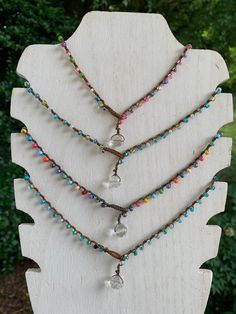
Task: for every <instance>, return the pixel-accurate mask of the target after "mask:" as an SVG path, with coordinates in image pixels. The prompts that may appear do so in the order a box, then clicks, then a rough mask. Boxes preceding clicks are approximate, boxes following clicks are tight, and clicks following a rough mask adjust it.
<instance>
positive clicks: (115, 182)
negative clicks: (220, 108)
mask: <svg viewBox="0 0 236 314" xmlns="http://www.w3.org/2000/svg"><path fill="white" fill-rule="evenodd" d="M24 86H25V88H26V90H27V91H28V92H29V93H30V94H32V95H33V96H34V97H35V98H36V99H37V100H38V101H39V103H40V104H41V105H42V106H43V107H44V108H47V110H48V112H49V113H50V114H51V115H52V117H53V120H56V121H60V122H61V123H62V125H63V126H66V127H69V128H70V129H71V130H73V131H74V132H75V133H76V134H78V135H79V136H80V137H82V138H84V139H85V140H87V141H89V142H90V143H93V144H95V145H97V146H98V147H99V149H100V150H101V151H102V152H103V153H104V152H109V153H111V154H113V155H115V156H116V157H118V160H117V162H116V164H115V166H114V168H113V170H112V172H113V174H112V176H111V177H110V178H108V179H107V180H106V181H105V182H104V183H103V184H104V186H105V187H108V188H115V187H119V186H120V184H121V178H120V176H119V174H118V169H119V166H120V165H122V164H123V163H124V162H125V160H126V159H127V158H128V157H129V156H130V155H132V154H134V153H136V152H139V151H142V150H143V149H145V148H148V147H150V146H151V145H153V144H156V143H159V142H160V141H161V140H163V139H166V137H167V136H169V135H171V134H172V133H173V132H174V131H177V130H180V129H181V128H182V126H184V125H185V124H187V123H188V122H189V121H190V120H191V119H193V118H194V117H195V116H196V115H197V114H200V113H202V112H204V110H205V109H208V108H209V107H210V103H211V102H212V101H214V100H215V96H216V95H217V94H220V93H221V91H222V88H221V87H218V88H216V90H215V91H214V92H213V93H212V95H211V96H210V97H209V98H208V99H207V100H206V101H205V102H204V103H203V104H201V105H199V106H198V107H197V109H195V110H193V111H192V112H191V113H190V114H188V115H186V116H185V117H183V118H182V119H180V120H179V121H178V122H177V123H175V124H173V125H172V126H171V127H169V128H167V129H165V130H164V131H162V132H161V133H158V134H156V135H154V136H153V137H151V138H149V139H147V140H146V141H144V142H141V143H139V144H137V145H134V146H132V147H130V148H128V149H126V150H125V151H123V152H118V151H117V150H115V149H113V148H111V147H107V146H104V145H102V144H101V143H100V142H99V141H98V140H97V139H96V138H93V137H91V136H90V135H89V134H86V133H84V131H83V130H79V129H77V128H76V127H75V126H74V125H72V124H71V123H70V122H68V121H67V120H65V119H64V118H63V117H61V116H60V115H59V114H58V113H56V112H55V111H54V110H53V109H52V108H50V107H49V105H48V104H47V101H46V100H44V99H42V98H41V96H40V94H39V93H37V92H35V91H34V89H33V88H32V87H31V86H30V83H29V82H28V81H26V82H25V84H24Z"/></svg>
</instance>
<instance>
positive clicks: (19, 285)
mask: <svg viewBox="0 0 236 314" xmlns="http://www.w3.org/2000/svg"><path fill="white" fill-rule="evenodd" d="M33 267H35V264H34V263H33V262H30V261H27V262H22V263H20V264H17V265H16V266H15V269H14V271H13V272H11V273H8V274H6V275H4V276H1V277H0V314H29V313H33V312H32V309H31V305H30V301H29V296H28V291H27V286H26V280H25V271H26V270H27V269H28V268H33ZM36 267H37V266H36Z"/></svg>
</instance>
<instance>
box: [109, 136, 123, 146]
mask: <svg viewBox="0 0 236 314" xmlns="http://www.w3.org/2000/svg"><path fill="white" fill-rule="evenodd" d="M124 141H125V138H124V136H123V135H121V134H114V135H112V137H111V139H110V141H109V142H108V145H109V147H120V146H121V145H122V144H123V143H124Z"/></svg>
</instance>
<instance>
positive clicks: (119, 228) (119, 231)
mask: <svg viewBox="0 0 236 314" xmlns="http://www.w3.org/2000/svg"><path fill="white" fill-rule="evenodd" d="M114 231H115V234H116V235H117V237H119V238H122V237H123V236H125V235H126V233H127V227H126V226H125V225H123V224H121V223H118V224H117V225H116V226H115V228H114Z"/></svg>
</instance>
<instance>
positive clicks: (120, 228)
mask: <svg viewBox="0 0 236 314" xmlns="http://www.w3.org/2000/svg"><path fill="white" fill-rule="evenodd" d="M21 133H22V134H24V135H25V138H26V140H27V141H28V142H30V143H32V145H31V147H32V148H33V149H37V156H40V157H41V158H42V161H43V162H47V163H50V166H51V168H55V169H56V171H55V173H56V174H58V175H60V177H61V178H63V179H64V180H66V182H67V184H68V185H73V186H74V188H75V191H78V190H79V191H80V192H81V195H83V196H85V197H86V196H87V197H88V198H89V199H90V200H93V201H95V202H97V203H100V206H101V207H109V208H113V209H115V210H118V211H120V212H121V213H120V215H119V216H118V219H117V224H116V226H115V228H114V232H115V234H116V235H117V236H118V237H123V236H124V235H125V234H126V233H127V227H126V226H125V225H124V224H122V223H121V217H126V216H127V213H128V212H132V211H133V210H134V209H136V208H139V207H140V206H141V205H143V204H147V203H149V201H151V200H154V199H157V198H158V196H160V195H162V194H163V193H164V191H165V190H167V191H168V190H169V189H171V187H172V185H175V184H177V183H179V182H180V181H181V180H182V179H183V178H184V177H185V176H186V175H187V174H189V173H190V172H191V171H192V169H195V168H197V167H198V163H199V162H202V161H204V160H205V156H207V155H208V154H209V152H210V150H209V149H210V148H211V147H213V146H214V145H215V141H216V140H217V139H219V138H220V137H221V134H220V133H219V132H218V133H217V134H216V135H215V136H214V137H213V138H212V140H211V141H210V142H209V143H208V145H207V146H206V147H205V148H204V149H203V150H202V152H201V153H200V154H199V155H198V156H197V157H196V158H195V160H194V161H193V162H191V163H190V164H188V166H187V167H185V168H184V169H182V170H181V171H180V172H179V173H177V174H176V175H175V176H173V177H172V178H171V179H170V180H169V181H168V182H166V183H164V184H163V185H162V186H161V187H158V188H156V189H155V190H153V191H152V192H151V193H148V194H146V195H145V196H143V197H141V198H139V199H137V200H136V201H134V202H133V203H131V204H130V205H128V206H127V207H122V206H120V205H116V204H109V203H108V202H106V201H105V200H104V199H103V198H101V197H99V196H98V195H97V194H95V193H94V192H92V191H90V190H89V189H87V188H85V187H84V186H83V185H81V184H80V183H78V182H77V181H75V180H74V179H73V178H72V177H71V176H70V175H68V174H67V173H66V171H65V170H63V169H62V168H61V166H60V165H59V164H57V163H56V161H55V160H54V159H52V158H51V157H50V156H49V155H48V154H47V153H46V152H45V151H44V150H43V148H42V147H41V146H39V144H38V143H37V142H36V141H35V140H34V138H33V137H32V136H31V135H30V134H29V133H28V130H27V129H26V128H23V129H22V130H21ZM26 176H27V177H28V175H26Z"/></svg>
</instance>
